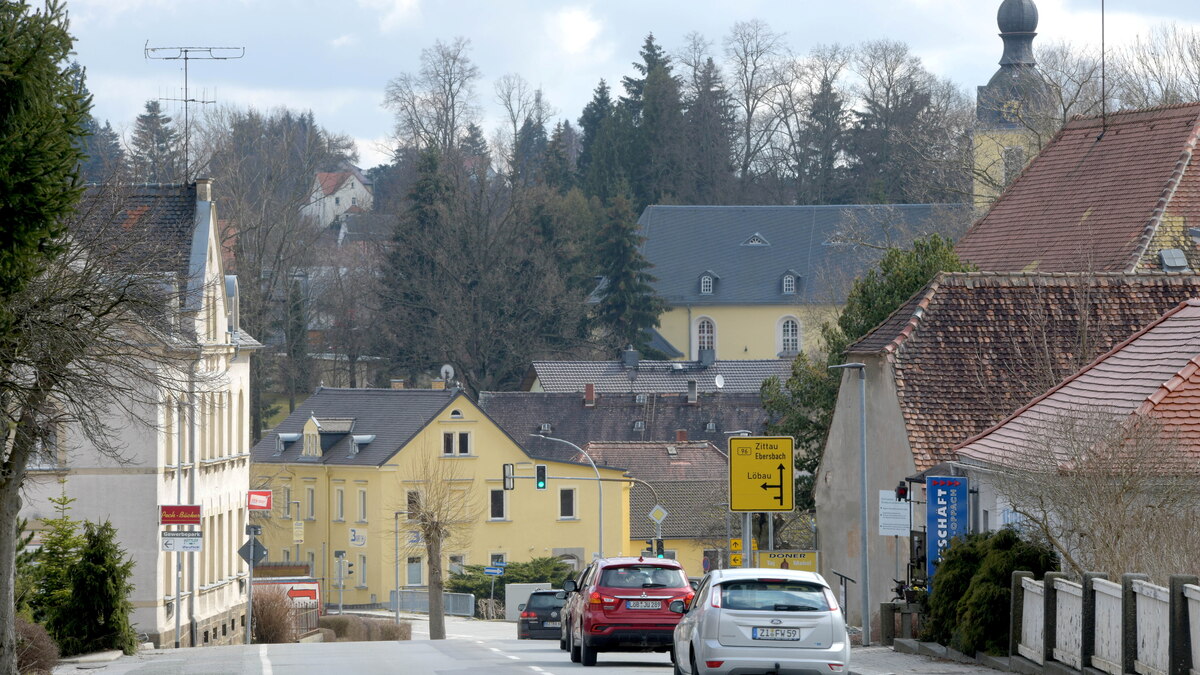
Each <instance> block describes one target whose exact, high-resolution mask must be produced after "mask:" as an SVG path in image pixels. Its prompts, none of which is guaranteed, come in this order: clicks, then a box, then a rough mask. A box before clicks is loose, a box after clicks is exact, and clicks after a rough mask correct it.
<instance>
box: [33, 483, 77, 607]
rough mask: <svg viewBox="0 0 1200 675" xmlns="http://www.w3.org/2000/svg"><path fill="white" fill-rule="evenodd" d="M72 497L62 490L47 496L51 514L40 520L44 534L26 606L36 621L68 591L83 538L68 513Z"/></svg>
mask: <svg viewBox="0 0 1200 675" xmlns="http://www.w3.org/2000/svg"><path fill="white" fill-rule="evenodd" d="M74 501H75V500H74V499H72V498H70V497H68V496H67V495H66V489H65V487H64V489H63V494H61V495H59V496H58V497H51V498H50V503H51V504H53V505H54V513H55V515H54V517H53V518H47V519H45V520H44V521H43V524H44V525H45V535H44V536H43V537H42V547H41V550H40V551H39V552H38V564H37V567H36V568H34V576H33V594H32V595H31V596H30V598H29V607H30V609H31V610H32V612H33V619H34V621H36V622H37V623H41V624H46V623H49V622H50V621H51V620H53V619H54V617H55V616H56V615H57V614H58V613H59V612H60V611H61V610H62V608H63V607H65V606H66V603H67V601H68V600H69V599H70V595H71V567H72V566H73V565H74V564H75V563H76V562H78V560H79V553H80V551H81V550H82V548H83V544H84V538H83V535H82V534H80V532H79V521H78V520H75V519H74V518H72V517H71V516H70V514H69V512H70V510H71V503H72V502H74Z"/></svg>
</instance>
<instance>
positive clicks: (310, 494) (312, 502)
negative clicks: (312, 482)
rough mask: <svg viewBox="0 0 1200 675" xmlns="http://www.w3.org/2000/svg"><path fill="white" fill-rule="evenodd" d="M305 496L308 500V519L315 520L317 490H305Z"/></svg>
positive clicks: (307, 488) (310, 488) (312, 488)
mask: <svg viewBox="0 0 1200 675" xmlns="http://www.w3.org/2000/svg"><path fill="white" fill-rule="evenodd" d="M304 496H305V497H306V498H307V499H308V519H309V520H314V519H315V518H316V517H317V489H316V488H314V487H306V488H304Z"/></svg>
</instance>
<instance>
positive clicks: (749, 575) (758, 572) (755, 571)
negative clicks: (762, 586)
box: [711, 567, 829, 587]
mask: <svg viewBox="0 0 1200 675" xmlns="http://www.w3.org/2000/svg"><path fill="white" fill-rule="evenodd" d="M711 576H712V580H713V583H720V582H723V581H738V580H741V579H761V578H763V577H767V578H771V579H789V580H792V581H807V582H810V583H817V584H821V585H822V586H826V587H828V586H829V582H827V581H825V577H823V576H821V575H820V574H817V573H816V572H806V571H803V570H781V569H776V568H774V567H735V568H731V569H724V570H713V571H712V572H711Z"/></svg>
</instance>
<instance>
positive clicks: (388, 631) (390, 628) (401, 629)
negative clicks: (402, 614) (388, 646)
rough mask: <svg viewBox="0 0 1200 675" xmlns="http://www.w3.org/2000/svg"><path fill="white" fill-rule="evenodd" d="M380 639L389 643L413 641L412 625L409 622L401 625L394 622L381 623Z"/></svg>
mask: <svg viewBox="0 0 1200 675" xmlns="http://www.w3.org/2000/svg"><path fill="white" fill-rule="evenodd" d="M379 639H380V640H389V641H396V640H411V639H412V624H410V623H409V622H407V621H404V622H401V623H396V622H394V621H386V622H380V624H379Z"/></svg>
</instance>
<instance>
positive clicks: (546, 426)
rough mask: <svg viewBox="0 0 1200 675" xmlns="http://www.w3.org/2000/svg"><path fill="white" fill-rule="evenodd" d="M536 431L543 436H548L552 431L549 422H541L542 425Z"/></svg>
mask: <svg viewBox="0 0 1200 675" xmlns="http://www.w3.org/2000/svg"><path fill="white" fill-rule="evenodd" d="M538 430H539V431H540V432H541V433H543V434H548V433H550V432H551V431H553V428H552V427H551V424H550V423H549V422H542V425H541V426H540V427H538Z"/></svg>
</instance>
